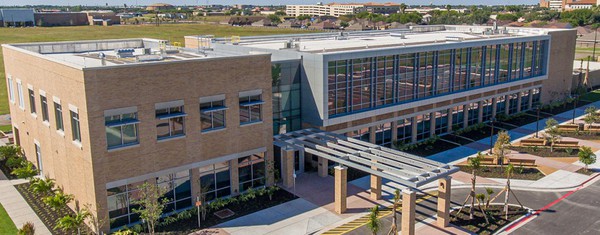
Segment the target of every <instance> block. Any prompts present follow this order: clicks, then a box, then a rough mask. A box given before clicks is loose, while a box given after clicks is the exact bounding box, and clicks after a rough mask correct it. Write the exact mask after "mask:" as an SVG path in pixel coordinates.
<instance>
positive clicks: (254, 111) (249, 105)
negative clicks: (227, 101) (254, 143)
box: [240, 95, 264, 125]
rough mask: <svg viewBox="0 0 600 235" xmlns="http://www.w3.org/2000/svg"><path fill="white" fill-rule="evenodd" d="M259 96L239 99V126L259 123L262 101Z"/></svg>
mask: <svg viewBox="0 0 600 235" xmlns="http://www.w3.org/2000/svg"><path fill="white" fill-rule="evenodd" d="M260 96H261V95H251V96H244V97H240V124H241V125H243V124H248V123H253V122H260V121H261V113H260V110H261V106H262V104H264V101H262V100H261V98H260Z"/></svg>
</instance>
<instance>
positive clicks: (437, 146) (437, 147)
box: [404, 140, 458, 157]
mask: <svg viewBox="0 0 600 235" xmlns="http://www.w3.org/2000/svg"><path fill="white" fill-rule="evenodd" d="M456 147H458V145H455V144H452V143H448V142H446V141H443V140H437V141H435V143H433V144H431V145H425V144H423V145H419V147H417V148H415V149H411V150H405V151H404V152H407V153H410V154H414V155H417V156H421V157H428V156H431V155H434V154H436V153H440V152H443V151H446V150H449V149H453V148H456Z"/></svg>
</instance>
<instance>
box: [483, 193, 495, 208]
mask: <svg viewBox="0 0 600 235" xmlns="http://www.w3.org/2000/svg"><path fill="white" fill-rule="evenodd" d="M485 193H487V197H486V200H485V209H486V210H487V208H488V207H490V199H491V197H492V194H494V190H493V189H491V188H485Z"/></svg>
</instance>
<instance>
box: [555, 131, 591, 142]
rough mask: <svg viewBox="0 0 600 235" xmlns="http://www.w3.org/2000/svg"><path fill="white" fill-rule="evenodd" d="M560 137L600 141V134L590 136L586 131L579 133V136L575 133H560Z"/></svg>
mask: <svg viewBox="0 0 600 235" xmlns="http://www.w3.org/2000/svg"><path fill="white" fill-rule="evenodd" d="M560 136H562V137H572V138H575V139H580V140H600V134H598V133H593V134H590V133H587V132H585V131H582V132H579V134H577V133H575V132H565V133H560Z"/></svg>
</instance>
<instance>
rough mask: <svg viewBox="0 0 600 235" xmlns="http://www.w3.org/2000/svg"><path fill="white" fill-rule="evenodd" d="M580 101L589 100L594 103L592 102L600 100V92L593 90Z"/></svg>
mask: <svg viewBox="0 0 600 235" xmlns="http://www.w3.org/2000/svg"><path fill="white" fill-rule="evenodd" d="M579 100H587V101H592V102H596V101H598V100H600V90H593V91H591V92H588V93H586V94H584V95H582V96H581V97H580V98H579Z"/></svg>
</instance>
